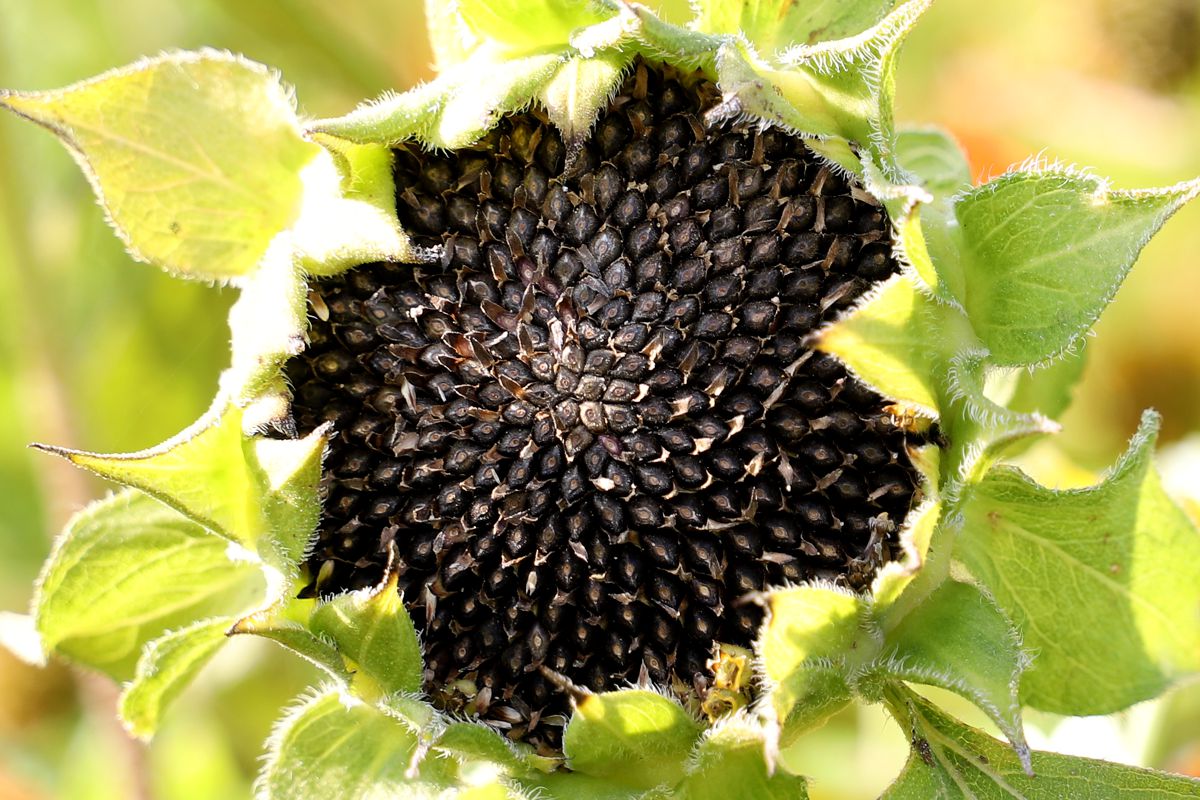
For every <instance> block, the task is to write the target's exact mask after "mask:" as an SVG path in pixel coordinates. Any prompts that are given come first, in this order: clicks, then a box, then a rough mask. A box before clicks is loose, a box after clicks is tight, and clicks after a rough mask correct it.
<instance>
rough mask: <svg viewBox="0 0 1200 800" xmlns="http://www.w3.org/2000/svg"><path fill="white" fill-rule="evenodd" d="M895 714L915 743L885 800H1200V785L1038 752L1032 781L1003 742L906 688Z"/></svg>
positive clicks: (892, 702) (894, 692)
mask: <svg viewBox="0 0 1200 800" xmlns="http://www.w3.org/2000/svg"><path fill="white" fill-rule="evenodd" d="M888 707H889V708H890V709H891V711H892V713H893V714H894V715H895V717H896V719H897V721H899V723H900V725H901V727H902V728H904V730H905V732H906V733H907V734H908V736H909V740H910V741H911V742H912V746H913V749H912V752H911V754H910V755H909V758H908V763H907V764H906V765H905V766H904V772H902V773H901V774H900V777H899V778H898V779H897V780H896V782H895V783H894V784H892V786H891V787H889V788H888V790H887V791H886V792H885V793H884V795H883V797H882V798H881V800H992V799H993V798H995V800H1011V798H1018V797H1019V798H1025V799H1026V800H1061V798H1087V800H1172V798H1177V799H1178V800H1183V798H1197V797H1200V781H1196V780H1195V779H1192V778H1183V777H1180V776H1176V775H1167V774H1165V773H1161V772H1153V771H1151V770H1148V769H1140V768H1138V767H1127V766H1124V765H1119V764H1108V763H1105V762H1103V761H1094V760H1092V759H1088V758H1076V757H1074V756H1061V755H1057V754H1055V753H1039V752H1034V753H1033V755H1032V761H1033V775H1032V776H1031V775H1028V774H1026V772H1025V770H1024V769H1023V768H1022V765H1021V762H1020V760H1019V759H1018V758H1017V756H1016V754H1015V753H1014V752H1013V751H1012V750H1011V749H1010V748H1009V747H1007V746H1005V745H1004V744H1003V743H1001V742H998V741H996V740H995V739H993V738H991V737H990V736H987V735H986V734H984V733H982V732H980V731H978V730H975V729H974V728H971V727H968V726H966V725H963V724H962V723H961V722H958V721H957V720H954V719H952V718H950V717H948V716H946V715H945V714H943V713H942V712H941V711H939V710H938V709H937V708H936V707H934V706H933V705H932V704H931V703H929V702H928V701H927V700H925V699H924V698H922V697H920V696H919V695H917V694H915V693H913V692H911V691H909V690H907V689H903V688H900V687H894V688H893V689H891V690H890V691H889V699H888Z"/></svg>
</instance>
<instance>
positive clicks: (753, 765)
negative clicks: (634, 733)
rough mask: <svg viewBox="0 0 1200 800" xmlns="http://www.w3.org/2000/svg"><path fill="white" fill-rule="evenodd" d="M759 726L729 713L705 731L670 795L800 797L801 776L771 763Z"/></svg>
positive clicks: (698, 799) (715, 799)
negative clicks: (678, 784)
mask: <svg viewBox="0 0 1200 800" xmlns="http://www.w3.org/2000/svg"><path fill="white" fill-rule="evenodd" d="M767 738H768V737H767V736H766V734H765V732H764V731H763V730H762V728H761V727H760V726H758V725H756V724H754V723H752V722H751V721H750V720H749V719H747V718H745V717H741V716H738V717H732V718H730V719H729V720H726V721H725V722H723V723H721V724H719V725H717V726H716V727H714V728H712V729H711V730H710V731H708V732H707V733H706V734H705V736H704V739H703V740H702V741H701V742H700V744H699V745H698V746H697V747H696V750H695V752H694V753H693V754H692V757H691V759H690V760H689V762H688V772H687V776H686V777H684V779H683V782H682V783H681V784H680V786H679V788H678V789H677V790H676V792H675V793H674V794H673V795H672V797H674V798H678V800H727V798H731V797H748V798H749V797H753V798H754V799H755V800H804V798H806V797H808V789H807V787H806V785H805V781H804V779H803V778H800V777H797V776H795V775H789V774H788V773H786V772H784V771H783V770H781V769H778V768H774V767H772V766H771V765H770V764H769V763H768V761H767V750H768V742H767Z"/></svg>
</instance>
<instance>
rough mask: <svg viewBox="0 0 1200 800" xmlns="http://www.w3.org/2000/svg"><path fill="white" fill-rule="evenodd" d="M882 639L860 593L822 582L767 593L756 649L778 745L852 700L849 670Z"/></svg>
mask: <svg viewBox="0 0 1200 800" xmlns="http://www.w3.org/2000/svg"><path fill="white" fill-rule="evenodd" d="M881 644H882V642H881V640H880V639H879V632H878V630H877V628H876V627H875V624H874V622H873V620H872V619H871V618H870V612H869V609H868V608H867V607H866V605H865V604H864V602H863V600H862V598H861V597H859V596H858V595H855V594H852V593H850V592H847V591H843V590H838V589H834V588H830V587H826V586H800V587H796V588H793V589H781V590H779V591H774V592H771V593H770V594H769V595H768V597H767V621H766V623H765V624H764V625H763V628H762V633H761V635H760V638H759V641H758V644H757V646H756V648H755V650H756V652H757V653H758V656H759V659H760V660H761V663H762V672H763V677H764V679H765V681H766V682H767V686H768V687H769V692H768V694H767V696H766V697H765V699H764V704H765V706H766V707H765V708H764V711H765V712H766V713H767V715H768V716H772V717H773V718H774V719H775V720H776V722H777V723H778V724H779V726H780V735H779V744H780V746H782V747H786V746H788V745H789V744H791V743H792V741H794V740H795V738H796V737H797V736H798V735H799V734H801V733H803V732H804V731H806V730H808V729H810V728H812V727H815V726H816V725H819V724H821V723H822V722H824V721H825V720H826V719H828V717H829V716H830V715H831V714H833V713H834V712H835V711H837V710H838V709H840V708H842V707H843V706H844V705H846V703H848V702H849V701H850V690H851V685H850V684H851V675H852V673H853V672H854V671H855V669H856V668H857V666H858V665H859V664H861V663H865V662H867V661H870V660H871V659H872V658H873V657H874V656H875V655H876V654H877V653H878V652H879V647H880V645H881ZM852 658H853V662H852V661H851V659H852Z"/></svg>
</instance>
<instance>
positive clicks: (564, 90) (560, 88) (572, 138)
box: [540, 52, 631, 146]
mask: <svg viewBox="0 0 1200 800" xmlns="http://www.w3.org/2000/svg"><path fill="white" fill-rule="evenodd" d="M630 60H631V56H630V55H628V54H624V53H619V52H617V53H603V54H600V55H597V56H595V57H594V58H572V59H571V60H570V61H567V62H566V63H565V64H563V65H562V67H560V68H559V70H558V74H556V75H555V76H554V78H553V79H551V81H550V82H549V83H548V84H546V86H545V88H543V89H542V92H541V97H540V99H541V101H542V104H543V105H544V106H545V107H546V111H547V113H548V114H549V115H550V121H551V122H552V123H554V125H555V127H557V128H558V129H559V131H561V132H562V136H563V141H565V142H566V143H567V144H568V146H570V145H578V143H579V142H581V141H582V140H583V138H584V137H585V136H586V135H587V134H588V132H589V131H590V130H591V129H592V125H593V124H594V123H595V122H596V117H597V116H598V115H599V113H600V109H602V108H603V107H604V106H605V105H606V104H607V103H608V99H609V98H610V97H612V95H613V94H614V93H615V92H616V90H617V89H618V88H619V87H620V84H621V79H622V78H623V77H624V75H625V70H626V68H627V67H628V66H629V63H630Z"/></svg>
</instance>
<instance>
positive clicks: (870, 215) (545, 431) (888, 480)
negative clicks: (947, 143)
mask: <svg viewBox="0 0 1200 800" xmlns="http://www.w3.org/2000/svg"><path fill="white" fill-rule="evenodd" d="M717 99H718V98H717V94H716V91H715V89H714V87H713V86H712V84H710V83H708V82H706V81H704V80H702V79H699V78H697V77H695V76H689V75H681V74H679V73H677V72H675V71H673V70H670V69H663V68H660V67H650V66H648V65H646V64H639V65H638V66H637V68H636V70H635V72H634V74H633V75H632V76H631V78H630V79H629V81H628V82H627V83H626V85H625V87H624V88H623V89H622V91H621V92H620V93H619V94H618V95H617V96H616V97H615V98H614V99H613V100H612V102H611V103H610V105H609V107H608V109H607V110H606V111H605V113H603V114H602V115H601V118H600V119H599V121H598V123H597V125H596V127H595V129H594V130H593V132H592V134H591V135H590V138H588V139H587V141H585V142H583V143H582V144H581V145H579V146H578V148H577V149H575V150H572V149H571V148H568V147H567V146H565V145H564V143H563V141H562V139H561V137H560V136H559V134H558V133H557V132H556V130H555V129H554V128H553V127H552V126H551V125H550V124H549V123H548V121H547V119H546V117H545V116H544V115H542V114H541V113H539V112H538V111H536V110H534V111H528V112H525V113H521V114H516V115H512V116H509V117H507V118H505V119H503V120H501V122H500V123H499V125H498V126H497V127H496V128H495V129H494V130H493V131H492V132H491V133H490V134H489V135H488V137H487V138H486V139H485V140H483V141H482V142H480V143H479V144H477V145H475V146H473V147H471V148H468V149H465V150H460V151H457V152H452V153H431V152H427V151H424V150H422V149H420V148H418V147H415V146H413V147H401V148H399V149H398V150H397V151H396V170H395V176H396V186H397V196H396V206H397V213H398V214H399V217H400V221H401V223H402V224H403V226H404V228H405V229H406V230H408V231H409V232H410V233H411V235H412V236H413V237H414V238H415V241H416V243H417V244H418V245H421V246H423V247H425V248H428V250H429V252H431V253H437V257H436V260H433V261H431V262H430V263H423V264H418V265H409V264H370V265H364V266H362V267H360V268H357V269H355V270H352V271H350V272H348V273H345V274H343V275H341V276H339V277H337V278H334V279H331V280H326V281H323V282H320V283H317V284H316V285H314V286H313V289H312V291H313V309H314V311H313V316H314V318H313V319H312V321H311V322H312V324H311V330H310V334H309V345H308V347H307V349H306V350H305V351H304V353H302V354H301V355H300V356H297V357H296V358H294V359H293V360H292V361H291V362H290V363H289V365H288V369H287V373H288V376H289V379H290V380H291V382H292V385H293V389H294V395H295V397H294V405H293V413H294V416H295V419H296V422H297V424H298V426H299V428H300V429H301V430H302V431H307V430H311V429H312V428H314V427H316V426H317V425H319V424H320V423H322V422H325V421H330V422H332V423H334V426H335V431H336V434H335V436H334V438H333V440H332V442H331V445H330V453H329V456H328V459H327V463H326V474H325V478H324V483H323V488H324V499H323V508H324V512H323V517H322V521H321V526H320V532H319V540H318V542H317V544H316V546H315V548H314V550H313V553H312V556H311V558H310V561H309V563H308V571H309V575H310V576H311V581H310V583H309V586H308V588H307V590H306V591H308V592H309V593H321V594H328V593H333V592H338V591H344V590H349V589H355V588H359V587H362V586H366V585H370V584H372V583H374V582H376V581H377V580H378V579H379V577H380V574H381V570H382V569H383V567H384V564H385V563H386V561H387V553H388V550H389V548H390V547H391V545H392V543H394V544H395V546H396V548H397V550H398V552H399V555H400V559H399V561H400V578H399V585H400V590H401V592H402V593H403V596H404V599H405V602H406V604H407V606H408V608H409V610H410V612H411V614H412V617H413V620H414V622H415V624H416V626H417V628H418V630H419V631H420V632H421V635H422V641H423V646H424V650H425V657H426V665H427V669H426V690H427V691H428V693H429V694H430V695H431V697H432V698H433V699H434V700H435V702H437V703H438V704H440V705H441V706H442V707H445V708H449V709H452V710H465V711H470V712H474V713H478V714H479V715H480V716H481V717H482V718H484V719H487V720H489V721H491V722H492V723H493V724H495V725H497V726H499V727H502V728H506V729H508V730H509V731H510V735H512V736H513V737H514V738H524V739H528V740H531V741H535V742H538V743H542V744H545V745H548V746H551V747H553V746H555V745H556V743H557V742H558V740H559V736H560V733H561V730H560V727H559V726H561V724H562V722H563V719H564V715H565V713H566V712H567V711H568V708H569V705H568V697H567V695H566V693H564V692H563V691H561V690H560V688H559V686H560V685H561V682H557V681H556V679H554V678H553V676H551V677H547V674H546V670H549V671H551V672H552V673H557V674H558V675H560V676H565V678H567V679H569V680H570V681H571V682H573V683H574V684H576V685H578V686H581V687H586V688H588V689H593V690H605V689H612V688H617V687H619V686H621V685H624V684H626V683H628V682H634V681H637V680H639V678H646V677H648V678H649V679H650V680H652V681H654V682H655V683H658V684H660V685H662V686H666V687H668V688H670V689H671V690H672V691H674V692H675V693H677V694H678V695H679V696H680V697H681V698H683V699H685V700H687V701H689V702H691V703H693V704H700V703H702V701H703V699H704V697H705V695H706V693H707V691H708V689H709V687H710V685H711V683H712V675H711V672H710V669H709V667H708V666H707V664H708V663H709V662H710V661H712V660H713V658H714V655H715V653H716V652H717V650H716V645H717V644H718V643H721V644H724V645H732V646H735V647H739V646H740V647H749V646H750V645H751V644H752V641H753V639H754V637H755V634H756V631H757V627H758V625H759V623H760V622H761V617H762V612H761V610H760V608H759V607H758V606H757V605H756V604H755V603H753V602H751V600H752V599H753V598H754V597H755V595H756V593H758V592H761V591H762V590H763V589H764V588H765V587H768V586H772V585H780V584H785V583H796V582H800V581H807V580H813V579H826V580H831V581H835V582H839V583H841V584H843V585H847V586H850V587H852V588H855V589H862V588H864V587H865V586H866V585H867V584H868V583H869V581H870V579H871V577H872V575H873V574H874V572H875V570H876V569H877V568H878V565H879V564H880V563H882V562H884V561H887V560H889V559H890V558H891V557H892V556H893V555H894V554H895V553H896V552H897V550H898V543H897V534H896V524H895V523H896V522H898V521H900V520H902V519H903V518H904V516H905V514H906V513H907V511H908V509H909V507H910V505H911V504H912V502H913V498H914V494H915V492H916V487H917V476H916V472H915V470H914V468H913V466H912V464H911V463H910V461H909V457H908V454H907V449H906V447H907V444H908V441H907V440H908V439H911V438H912V436H913V434H911V433H909V432H906V430H905V429H904V428H903V427H898V426H897V425H896V424H895V422H894V420H893V419H892V418H891V417H890V415H889V414H888V413H887V412H886V410H885V409H886V406H887V402H886V401H885V400H884V399H883V398H881V397H880V396H878V395H877V394H875V393H874V392H873V391H871V390H870V389H868V388H867V387H866V386H864V385H863V384H861V383H860V382H858V381H857V380H856V379H854V378H853V377H851V376H849V375H847V373H846V371H845V369H844V368H843V367H842V366H841V365H840V364H839V363H838V362H837V361H836V360H834V359H833V358H832V357H830V356H827V355H824V354H820V353H817V352H814V351H812V350H811V349H809V347H808V346H807V344H806V337H808V336H809V334H811V333H812V332H813V330H814V329H815V328H817V327H818V326H819V325H821V324H822V323H824V322H827V321H829V320H831V319H832V318H834V317H835V316H836V315H837V314H838V313H839V312H841V311H843V310H844V309H846V308H847V307H848V306H849V305H850V304H852V303H853V302H854V301H855V299H856V298H858V297H859V296H860V295H861V294H862V293H863V292H864V291H865V290H866V289H867V288H868V287H870V286H871V285H872V284H873V283H875V282H877V281H880V280H881V279H883V278H886V277H887V276H888V275H890V274H892V273H893V272H895V270H896V263H895V262H894V260H893V259H892V257H891V246H892V242H891V239H890V232H889V223H888V220H887V218H886V216H885V214H884V211H883V209H882V207H881V206H880V205H879V204H878V203H877V202H876V201H875V200H874V199H873V198H871V197H870V196H869V195H867V194H866V193H865V192H864V191H863V190H862V188H861V187H859V186H856V185H853V184H851V183H848V182H847V180H846V179H845V178H843V177H842V176H840V175H839V174H838V173H837V172H836V171H835V170H833V169H831V168H830V167H829V166H827V165H825V164H823V163H822V162H820V161H819V160H818V159H817V158H815V157H814V156H813V155H812V154H811V153H810V152H809V150H808V149H807V148H806V147H805V145H804V144H803V143H802V142H801V141H800V140H799V139H797V138H794V137H791V136H789V135H787V134H785V133H782V132H779V131H773V130H765V131H762V130H758V129H757V128H755V127H754V126H751V125H746V124H740V123H732V124H730V123H723V124H717V125H711V126H710V125H708V124H706V122H705V116H704V115H705V112H706V111H707V110H708V109H710V108H712V107H713V105H715V103H716V101H717Z"/></svg>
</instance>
